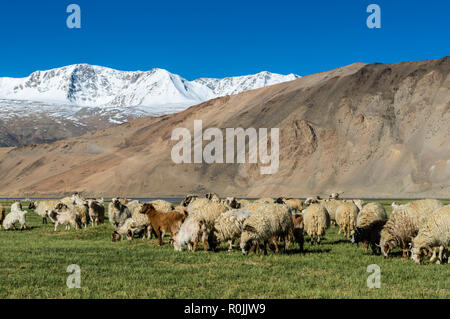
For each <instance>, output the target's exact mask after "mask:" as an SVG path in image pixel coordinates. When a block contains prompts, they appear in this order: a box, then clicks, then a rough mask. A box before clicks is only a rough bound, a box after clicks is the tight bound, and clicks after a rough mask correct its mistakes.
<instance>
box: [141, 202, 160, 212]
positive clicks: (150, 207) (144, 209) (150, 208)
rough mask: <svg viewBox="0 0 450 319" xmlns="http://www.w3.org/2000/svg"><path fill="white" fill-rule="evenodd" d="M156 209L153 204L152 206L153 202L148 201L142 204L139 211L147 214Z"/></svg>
mask: <svg viewBox="0 0 450 319" xmlns="http://www.w3.org/2000/svg"><path fill="white" fill-rule="evenodd" d="M154 211H156V209H155V206H153V204H150V203H145V204H143V205H142V207H141V210H140V211H139V212H140V213H141V214H148V213H151V212H154Z"/></svg>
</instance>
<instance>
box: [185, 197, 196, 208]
mask: <svg viewBox="0 0 450 319" xmlns="http://www.w3.org/2000/svg"><path fill="white" fill-rule="evenodd" d="M197 198H198V196H197V195H187V196H186V197H185V198H184V199H183V201H182V202H181V206H184V207H187V206H188V205H189V204H190V203H192V202H193V201H194V200H195V199H197Z"/></svg>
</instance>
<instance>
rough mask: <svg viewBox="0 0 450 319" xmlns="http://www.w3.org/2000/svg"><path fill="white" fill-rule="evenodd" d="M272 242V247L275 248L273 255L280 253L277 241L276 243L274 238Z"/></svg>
mask: <svg viewBox="0 0 450 319" xmlns="http://www.w3.org/2000/svg"><path fill="white" fill-rule="evenodd" d="M272 242H273V245H274V246H275V253H277V254H278V253H279V252H280V250H279V249H278V241H277V239H276V238H272Z"/></svg>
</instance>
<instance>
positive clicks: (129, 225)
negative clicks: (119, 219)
mask: <svg viewBox="0 0 450 319" xmlns="http://www.w3.org/2000/svg"><path fill="white" fill-rule="evenodd" d="M144 230H145V227H144V226H139V225H138V223H137V222H136V221H135V220H134V219H133V218H128V219H127V220H125V222H124V223H123V225H122V226H120V227H119V228H117V229H116V230H114V231H113V233H112V241H120V240H122V239H123V237H124V236H126V237H127V239H128V240H132V239H133V238H134V235H135V234H136V233H137V232H141V231H144Z"/></svg>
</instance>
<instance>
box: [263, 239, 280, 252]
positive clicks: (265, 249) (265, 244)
mask: <svg viewBox="0 0 450 319" xmlns="http://www.w3.org/2000/svg"><path fill="white" fill-rule="evenodd" d="M274 243H275V242H274ZM267 244H268V242H267V241H266V242H264V255H267ZM277 249H278V246H277Z"/></svg>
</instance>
